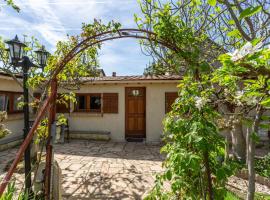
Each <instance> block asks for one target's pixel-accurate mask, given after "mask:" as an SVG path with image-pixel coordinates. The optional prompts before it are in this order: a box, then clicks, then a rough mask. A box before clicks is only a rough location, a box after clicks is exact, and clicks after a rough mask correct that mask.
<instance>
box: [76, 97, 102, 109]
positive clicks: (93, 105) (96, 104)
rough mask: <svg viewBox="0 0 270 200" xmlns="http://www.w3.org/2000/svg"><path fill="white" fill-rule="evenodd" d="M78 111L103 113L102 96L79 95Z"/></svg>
mask: <svg viewBox="0 0 270 200" xmlns="http://www.w3.org/2000/svg"><path fill="white" fill-rule="evenodd" d="M76 110H77V111H79V112H101V94H77V108H76Z"/></svg>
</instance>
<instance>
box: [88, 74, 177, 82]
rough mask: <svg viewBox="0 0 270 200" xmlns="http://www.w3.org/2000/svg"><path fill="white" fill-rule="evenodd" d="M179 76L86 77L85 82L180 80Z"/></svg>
mask: <svg viewBox="0 0 270 200" xmlns="http://www.w3.org/2000/svg"><path fill="white" fill-rule="evenodd" d="M180 79H182V76H179V75H153V76H151V75H147V76H144V75H137V76H104V77H85V78H84V79H83V80H84V81H90V82H96V81H148V80H149V81H153V80H157V81H158V80H180Z"/></svg>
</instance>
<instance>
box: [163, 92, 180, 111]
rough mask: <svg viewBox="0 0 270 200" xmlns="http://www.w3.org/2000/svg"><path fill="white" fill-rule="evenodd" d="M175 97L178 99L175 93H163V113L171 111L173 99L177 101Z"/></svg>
mask: <svg viewBox="0 0 270 200" xmlns="http://www.w3.org/2000/svg"><path fill="white" fill-rule="evenodd" d="M177 97H178V93H177V92H166V93H165V113H168V112H170V111H171V110H172V104H173V103H174V101H175V99H177Z"/></svg>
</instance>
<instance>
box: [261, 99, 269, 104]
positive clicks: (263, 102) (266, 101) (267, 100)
mask: <svg viewBox="0 0 270 200" xmlns="http://www.w3.org/2000/svg"><path fill="white" fill-rule="evenodd" d="M261 105H263V106H269V105H270V98H267V99H265V100H263V101H262V102H261Z"/></svg>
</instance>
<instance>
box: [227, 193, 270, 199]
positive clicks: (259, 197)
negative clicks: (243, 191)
mask: <svg viewBox="0 0 270 200" xmlns="http://www.w3.org/2000/svg"><path fill="white" fill-rule="evenodd" d="M224 200H240V198H238V197H237V196H236V195H235V194H233V193H232V192H229V191H228V192H227V194H226V197H225V199H224ZM255 200H270V195H266V194H259V193H256V194H255Z"/></svg>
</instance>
